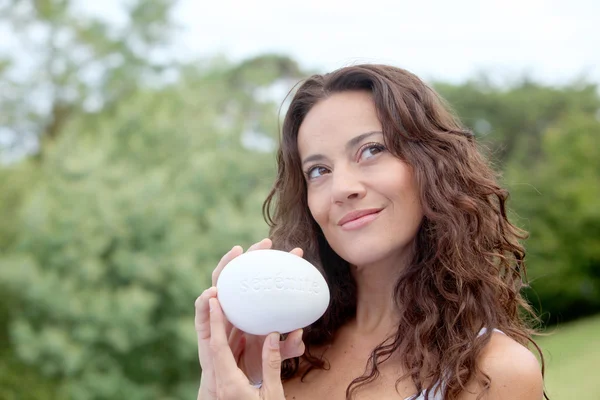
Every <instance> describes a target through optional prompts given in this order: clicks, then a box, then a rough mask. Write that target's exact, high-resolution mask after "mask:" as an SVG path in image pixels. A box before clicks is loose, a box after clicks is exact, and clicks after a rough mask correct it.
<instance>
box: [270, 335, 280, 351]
mask: <svg viewBox="0 0 600 400" xmlns="http://www.w3.org/2000/svg"><path fill="white" fill-rule="evenodd" d="M269 340H270V341H271V348H272V349H278V348H279V333H273V334H272V335H271V337H270V339H269Z"/></svg>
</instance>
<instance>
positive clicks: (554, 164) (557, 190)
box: [506, 113, 600, 321]
mask: <svg viewBox="0 0 600 400" xmlns="http://www.w3.org/2000/svg"><path fill="white" fill-rule="evenodd" d="M599 140H600V123H599V121H598V120H597V119H596V118H594V117H592V116H589V115H585V114H583V113H573V114H571V115H568V116H567V117H565V118H564V119H563V120H562V121H561V122H560V123H558V124H557V125H555V126H554V127H551V128H549V129H548V130H547V131H546V132H545V134H544V136H543V138H542V141H541V143H540V146H541V149H542V156H541V157H540V159H539V160H538V161H537V162H536V163H535V164H534V165H533V166H531V167H530V168H527V169H525V168H522V167H520V166H518V165H511V166H509V168H508V170H507V173H506V179H507V181H508V182H509V183H510V184H511V186H512V188H511V189H512V194H513V199H514V204H515V209H516V210H517V212H518V214H519V215H520V216H521V217H522V218H523V219H524V220H526V222H524V225H525V226H526V227H527V229H528V230H529V231H530V233H531V238H530V240H529V241H528V243H527V247H528V249H529V265H530V275H531V278H532V279H533V283H532V290H531V291H530V292H529V298H530V299H531V300H532V302H533V304H534V305H535V306H537V307H538V308H541V311H542V312H548V313H549V315H548V316H547V318H549V320H550V321H559V320H568V319H573V318H576V317H579V316H583V315H589V314H592V313H594V312H598V311H599V310H600V207H598V198H600V185H599V184H598V182H600V146H598V142H599ZM538 299H539V303H538V301H536V300H538Z"/></svg>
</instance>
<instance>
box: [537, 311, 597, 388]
mask: <svg viewBox="0 0 600 400" xmlns="http://www.w3.org/2000/svg"><path fill="white" fill-rule="evenodd" d="M548 333H550V336H546V337H540V338H538V339H537V340H536V341H537V343H538V344H539V345H540V347H541V348H542V350H543V352H544V357H545V361H546V378H545V382H546V391H547V393H548V395H549V396H550V400H571V399H577V400H599V399H600V368H599V366H600V315H598V316H595V317H592V318H586V319H583V320H579V321H575V322H573V323H569V324H565V325H558V326H557V327H553V328H551V329H549V331H548Z"/></svg>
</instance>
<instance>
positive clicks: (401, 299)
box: [196, 65, 544, 400]
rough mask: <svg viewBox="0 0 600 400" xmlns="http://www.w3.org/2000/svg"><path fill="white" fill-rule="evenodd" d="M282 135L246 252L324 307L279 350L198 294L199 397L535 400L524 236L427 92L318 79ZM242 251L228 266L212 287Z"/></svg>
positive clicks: (538, 385) (294, 107)
mask: <svg viewBox="0 0 600 400" xmlns="http://www.w3.org/2000/svg"><path fill="white" fill-rule="evenodd" d="M282 134H283V137H282V141H281V144H280V148H279V151H278V155H277V162H278V176H277V180H276V182H275V185H274V187H273V190H272V191H271V193H270V194H269V196H268V198H267V200H266V202H265V205H264V212H265V215H266V218H267V220H268V222H269V224H270V226H271V231H270V238H271V239H265V240H263V241H262V242H260V243H257V244H255V245H254V246H253V247H252V248H250V249H249V251H251V250H254V249H257V248H270V247H273V248H277V249H285V250H291V251H292V252H294V253H295V254H297V255H301V256H303V257H304V258H306V259H307V260H309V261H310V262H312V263H313V264H315V265H317V266H318V267H319V268H321V271H322V272H323V274H324V276H325V278H326V280H327V281H328V283H329V285H330V289H331V303H330V306H329V308H328V310H327V312H326V314H325V315H324V316H323V317H322V318H321V319H320V320H318V321H317V322H315V323H314V324H312V325H311V326H309V327H306V328H305V330H304V332H302V331H296V332H293V333H291V334H290V335H288V337H287V338H286V340H285V341H282V342H280V341H279V336H278V334H277V333H274V334H271V335H270V336H269V337H267V338H266V340H265V338H264V337H255V336H250V335H245V334H243V333H241V332H239V331H237V330H236V329H231V326H230V325H229V324H228V322H227V321H226V320H225V317H224V316H223V313H222V311H221V309H220V308H219V304H218V301H217V299H216V289H214V287H213V288H210V289H207V290H206V291H205V292H204V293H203V294H202V295H201V296H200V297H199V298H198V300H197V301H196V329H197V331H198V343H199V356H200V364H201V367H202V371H203V375H202V378H201V385H200V393H199V398H201V399H202V400H212V399H226V400H229V399H231V400H233V399H239V400H246V399H248V400H250V399H268V400H282V399H284V398H286V399H295V400H304V399H325V398H327V399H331V400H336V399H340V400H341V399H449V400H455V399H456V400H471V399H473V400H474V399H490V400H492V399H511V400H540V399H542V398H543V397H544V393H543V378H542V373H541V371H540V366H539V364H538V361H537V359H536V357H535V356H534V355H533V354H532V353H531V352H530V351H529V350H528V349H527V348H526V347H525V345H526V344H527V343H529V342H530V343H532V344H533V345H534V346H535V343H534V342H533V340H532V339H531V333H532V331H531V330H529V329H528V328H527V326H526V323H525V322H524V320H523V314H524V313H523V312H522V311H523V310H525V311H527V312H529V313H530V309H529V307H528V306H527V304H526V303H525V301H524V300H523V298H522V297H521V295H520V289H521V288H522V277H523V276H524V274H525V268H524V263H523V259H524V257H525V252H524V249H523V247H522V246H521V245H520V244H519V239H522V238H523V237H524V233H523V232H522V231H520V230H519V229H518V228H516V227H515V226H514V225H512V224H511V223H510V222H509V221H508V219H507V216H506V208H505V204H506V200H507V197H508V193H507V192H506V191H505V190H504V189H502V188H500V187H499V186H498V184H497V182H496V179H495V176H494V173H493V172H492V170H491V168H490V167H489V166H488V164H487V163H486V161H485V160H484V158H483V157H482V155H481V154H480V153H479V151H478V149H477V145H476V143H475V140H474V137H473V135H472V134H471V133H470V132H469V131H468V130H466V129H464V128H463V127H462V126H461V125H460V123H459V121H458V120H457V119H456V118H455V117H454V116H453V115H452V114H451V113H450V112H449V111H448V109H447V107H446V106H445V105H444V103H443V101H442V100H441V99H440V98H439V97H438V96H437V94H436V93H435V92H434V91H433V90H432V89H430V88H429V87H428V86H426V85H425V84H424V83H423V82H422V81H421V80H420V79H419V78H417V77H416V76H414V75H413V74H411V73H409V72H407V71H404V70H402V69H398V68H394V67H389V66H382V65H360V66H353V67H348V68H343V69H340V70H337V71H335V72H333V73H330V74H327V75H323V76H321V75H315V76H312V77H311V78H309V79H308V80H306V81H305V82H304V83H303V84H302V86H300V88H299V89H298V90H297V92H296V94H295V96H294V98H293V100H292V102H291V104H290V107H289V109H288V111H287V114H286V117H285V121H284V124H283V132H282ZM242 251H243V250H242V249H241V248H240V247H239V246H238V247H234V249H232V250H231V251H230V252H229V253H228V254H226V255H225V256H224V257H223V259H222V260H221V262H220V263H219V265H218V266H217V268H216V270H215V272H214V273H213V285H214V284H215V283H216V279H217V278H218V274H219V273H220V271H221V270H222V269H223V268H224V267H225V265H226V264H227V262H229V261H230V260H231V259H233V258H235V257H236V256H238V255H240V254H241V253H242ZM530 314H531V313H530ZM535 348H536V349H537V351H538V353H540V356H541V352H539V348H537V346H535ZM282 359H283V360H285V361H284V362H283V364H282V363H281V360H282ZM542 365H543V358H542ZM249 381H250V383H248V382H249ZM257 382H258V383H259V384H255V385H252V384H251V383H257ZM261 382H262V384H260V383H261Z"/></svg>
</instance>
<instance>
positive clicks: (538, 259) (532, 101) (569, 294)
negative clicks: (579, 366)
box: [436, 77, 600, 323]
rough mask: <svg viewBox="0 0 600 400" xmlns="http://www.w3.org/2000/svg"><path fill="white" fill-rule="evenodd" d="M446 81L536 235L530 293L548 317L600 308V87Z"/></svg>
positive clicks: (444, 88) (442, 87) (521, 218)
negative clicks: (456, 83) (599, 202)
mask: <svg viewBox="0 0 600 400" xmlns="http://www.w3.org/2000/svg"><path fill="white" fill-rule="evenodd" d="M436 88H437V89H438V91H439V92H440V93H441V94H442V95H443V96H444V97H445V98H446V99H447V100H448V102H449V103H450V104H451V105H452V106H453V107H454V109H455V110H456V111H457V112H458V114H459V115H460V116H461V118H462V119H463V121H464V122H465V123H466V124H467V125H468V126H469V127H470V128H471V129H473V130H474V132H475V133H476V135H477V136H478V139H479V141H480V142H481V143H483V144H484V146H485V148H486V149H488V150H489V152H490V154H489V156H490V157H491V159H492V160H494V161H495V162H496V164H497V169H498V170H499V171H504V172H505V173H504V181H505V183H506V184H507V186H509V188H510V191H511V196H512V200H511V202H510V206H511V207H512V208H513V210H514V212H513V217H514V218H513V219H514V220H515V221H516V222H517V223H519V224H520V225H522V227H523V228H525V229H526V230H528V231H530V239H529V240H527V242H526V248H527V250H528V257H527V259H528V269H529V278H530V280H531V286H532V288H531V289H530V290H529V291H528V293H527V295H528V297H529V298H530V301H531V302H532V304H533V305H534V306H535V307H536V308H538V309H539V310H540V311H542V313H544V316H543V318H544V320H545V321H546V322H547V323H555V322H557V321H559V320H560V321H565V320H570V319H574V318H577V317H580V316H583V315H589V314H593V313H598V312H600V278H599V277H600V276H599V274H600V262H599V260H600V257H599V252H600V241H599V238H600V235H599V233H600V219H599V214H598V213H599V211H600V208H599V207H598V200H597V199H598V196H599V195H600V192H599V190H600V186H599V185H598V182H600V164H599V162H598V160H600V145H598V143H600V88H598V86H597V85H596V84H593V83H591V82H585V81H576V82H574V83H572V84H570V85H566V86H564V87H549V86H544V85H541V84H537V83H534V82H532V81H531V80H530V79H523V80H522V81H520V82H516V83H514V84H512V85H507V86H504V87H500V86H495V85H492V84H491V83H490V80H489V79H486V78H485V77H483V78H481V77H480V78H479V79H473V80H471V81H469V82H466V83H464V84H461V85H452V84H447V83H437V84H436Z"/></svg>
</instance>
